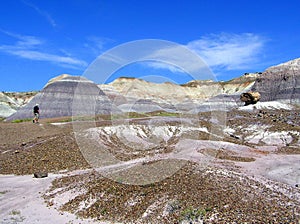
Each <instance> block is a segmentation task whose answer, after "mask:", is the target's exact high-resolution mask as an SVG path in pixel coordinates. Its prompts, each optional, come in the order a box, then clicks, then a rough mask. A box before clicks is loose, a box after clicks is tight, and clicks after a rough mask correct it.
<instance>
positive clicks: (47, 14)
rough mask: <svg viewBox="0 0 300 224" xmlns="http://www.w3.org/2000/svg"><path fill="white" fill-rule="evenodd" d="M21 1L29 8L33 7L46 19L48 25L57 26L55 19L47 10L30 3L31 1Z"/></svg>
mask: <svg viewBox="0 0 300 224" xmlns="http://www.w3.org/2000/svg"><path fill="white" fill-rule="evenodd" d="M23 2H24V4H26V5H27V6H29V7H30V8H32V9H34V10H35V11H36V12H37V13H38V14H40V15H41V16H42V17H44V18H45V19H46V20H47V21H48V23H50V25H51V26H52V27H56V26H57V24H56V22H55V20H54V19H53V18H52V17H51V16H50V15H49V13H48V12H46V11H43V10H41V9H40V8H39V7H37V6H36V5H34V4H32V3H31V2H28V1H23Z"/></svg>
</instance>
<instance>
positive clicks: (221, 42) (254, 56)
mask: <svg viewBox="0 0 300 224" xmlns="http://www.w3.org/2000/svg"><path fill="white" fill-rule="evenodd" d="M265 42H266V39H265V38H264V37H262V36H260V35H257V34H252V33H242V34H228V33H222V34H219V35H215V34H213V35H208V36H204V37H201V38H200V39H199V40H194V41H191V42H189V43H188V44H187V47H188V48H189V49H191V50H193V51H195V52H196V53H197V54H199V55H200V57H202V58H203V60H205V62H206V63H207V64H208V65H209V66H211V67H212V68H213V69H224V70H238V69H246V68H250V67H253V66H254V64H255V63H257V62H259V59H260V54H261V52H262V51H263V48H264V44H265Z"/></svg>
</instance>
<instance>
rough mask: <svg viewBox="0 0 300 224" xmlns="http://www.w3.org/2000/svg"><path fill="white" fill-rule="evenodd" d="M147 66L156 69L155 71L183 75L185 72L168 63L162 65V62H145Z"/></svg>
mask: <svg viewBox="0 0 300 224" xmlns="http://www.w3.org/2000/svg"><path fill="white" fill-rule="evenodd" d="M145 64H146V65H147V66H149V67H151V68H155V69H166V70H169V71H171V72H174V73H183V72H184V71H182V70H181V69H180V68H178V67H176V66H174V65H170V64H166V63H162V62H158V61H157V62H156V61H155V62H145Z"/></svg>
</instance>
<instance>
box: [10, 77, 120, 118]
mask: <svg viewBox="0 0 300 224" xmlns="http://www.w3.org/2000/svg"><path fill="white" fill-rule="evenodd" d="M35 104H39V107H40V114H41V118H52V117H64V116H72V115H95V114H110V113H111V111H112V110H114V113H115V112H116V111H119V110H118V109H116V107H115V106H113V105H112V103H111V101H110V100H109V99H108V98H107V96H106V95H105V94H104V93H103V91H102V90H101V89H100V88H99V87H98V86H97V85H96V84H95V83H93V82H92V81H90V80H88V79H86V78H83V77H80V76H70V75H61V76H59V77H55V78H54V79H51V80H50V81H49V82H48V83H47V84H46V86H45V87H44V88H43V90H42V91H41V92H40V93H38V94H37V95H36V96H35V97H34V98H33V99H32V100H31V101H30V102H29V103H28V104H27V105H26V106H24V107H22V108H20V109H19V110H18V111H17V112H16V113H15V114H13V115H12V116H10V117H8V118H7V120H15V119H25V118H31V117H32V116H33V112H32V108H33V107H34V105H35Z"/></svg>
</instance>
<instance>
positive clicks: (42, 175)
mask: <svg viewBox="0 0 300 224" xmlns="http://www.w3.org/2000/svg"><path fill="white" fill-rule="evenodd" d="M33 176H34V177H35V178H44V177H48V173H46V172H36V173H34V174H33Z"/></svg>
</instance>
